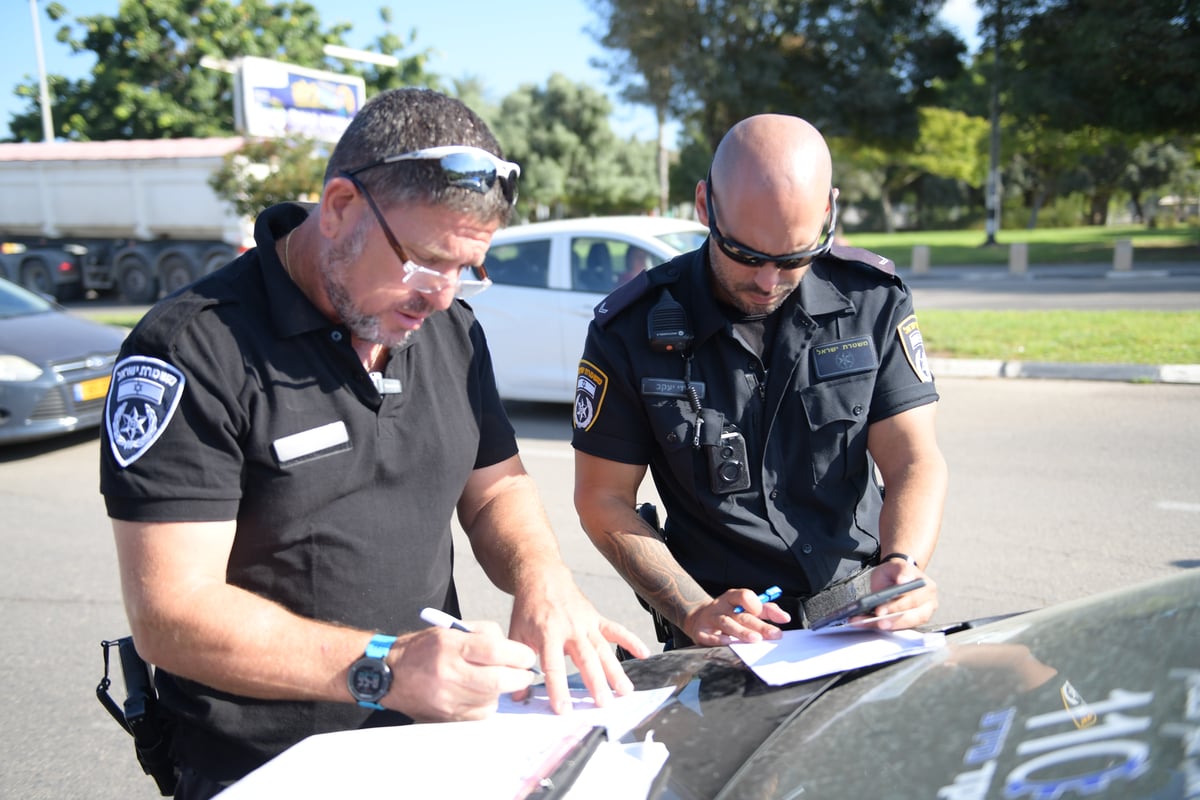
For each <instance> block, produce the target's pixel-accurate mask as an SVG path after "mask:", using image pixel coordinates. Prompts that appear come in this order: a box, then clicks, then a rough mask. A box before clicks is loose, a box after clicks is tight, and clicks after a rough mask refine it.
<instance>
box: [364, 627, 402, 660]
mask: <svg viewBox="0 0 1200 800" xmlns="http://www.w3.org/2000/svg"><path fill="white" fill-rule="evenodd" d="M397 638H399V637H396V636H386V635H384V634H382V633H377V634H375V635H374V636H372V637H371V641H369V642H367V652H366V656H367V658H379V659H383V658H386V657H387V654H388V650H391V649H392V645H393V644H395V643H396V639H397Z"/></svg>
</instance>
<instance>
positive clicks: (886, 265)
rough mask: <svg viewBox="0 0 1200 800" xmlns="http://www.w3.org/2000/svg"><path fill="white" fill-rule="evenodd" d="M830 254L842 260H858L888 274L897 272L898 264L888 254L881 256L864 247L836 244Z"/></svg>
mask: <svg viewBox="0 0 1200 800" xmlns="http://www.w3.org/2000/svg"><path fill="white" fill-rule="evenodd" d="M829 254H830V255H832V256H833V257H834V258H837V259H839V260H841V261H857V262H859V263H860V264H866V265H867V266H869V267H874V268H875V269H877V270H879V271H880V272H883V273H885V274H887V275H895V274H896V264H895V262H893V261H892V260H891V259H890V258H888V257H887V256H881V255H879V254H878V253H873V252H871V251H870V250H867V249H865V248H862V247H848V246H846V245H840V244H835V245H834V246H833V247H831V248H830V249H829Z"/></svg>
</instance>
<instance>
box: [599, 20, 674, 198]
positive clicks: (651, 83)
mask: <svg viewBox="0 0 1200 800" xmlns="http://www.w3.org/2000/svg"><path fill="white" fill-rule="evenodd" d="M591 6H592V10H593V11H595V12H596V14H598V15H599V16H600V17H601V18H602V19H603V20H605V22H606V24H607V30H605V31H603V32H601V33H599V34H597V35H596V38H597V41H599V42H600V44H601V45H602V46H603V47H605V48H606V49H608V50H609V51H611V52H612V53H613V54H614V55H613V56H612V57H611V59H609V60H607V61H605V60H603V59H600V60H597V61H595V62H594V63H595V65H596V66H600V67H602V68H606V69H607V70H608V72H609V82H610V83H611V84H612V85H614V86H620V87H622V88H621V97H622V98H623V99H624V100H626V101H627V102H631V103H636V104H639V105H646V106H649V107H651V108H652V109H654V117H655V121H656V122H657V125H658V137H657V138H658V153H657V166H658V195H659V197H658V210H659V212H660V213H662V214H666V213H667V210H668V209H669V208H670V204H671V197H670V182H669V174H670V171H669V165H670V153H669V147H668V143H667V120H668V119H670V118H671V117H672V116H674V114H673V109H672V98H673V97H675V96H676V95H677V94H678V90H677V87H678V84H679V80H680V76H679V74H678V71H677V68H676V64H678V63H679V62H680V61H681V60H682V58H683V55H684V53H683V52H682V48H683V47H685V46H686V44H685V39H684V37H682V36H679V35H677V34H678V33H679V31H680V30H681V28H682V27H683V26H684V25H686V24H687V23H688V22H689V21H690V19H689V11H690V9H689V3H687V2H662V3H651V4H646V3H644V2H642V0H591Z"/></svg>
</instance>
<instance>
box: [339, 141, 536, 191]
mask: <svg viewBox="0 0 1200 800" xmlns="http://www.w3.org/2000/svg"><path fill="white" fill-rule="evenodd" d="M400 161H436V162H438V165H439V166H440V167H441V168H442V175H443V176H444V177H445V178H446V182H447V183H448V184H450V185H451V186H459V187H462V188H464V189H471V190H473V191H476V192H479V193H480V194H487V193H488V191H490V190H491V188H492V187H493V186H495V185H496V184H497V183H498V184H500V191H501V192H503V194H504V199H505V200H507V201H508V204H509V205H510V206H511V205H513V204H514V203H516V202H517V178H518V177H520V175H521V167H520V166H518V165H517V164H514V163H512V162H511V161H505V160H504V159H502V158H499V157H497V156H495V155H493V154H492V153H489V152H488V151H487V150H483V149H480V148H478V147H469V146H467V145H458V144H452V145H445V146H443V147H427V148H425V149H424V150H413V151H412V152H411V153H396V154H394V155H390V156H384V157H383V158H381V159H379V160H378V161H372V162H371V163H370V164H364V165H363V166H361V167H355V168H353V169H348V170H346V171H345V174H347V175H351V176H353V175H357V174H358V173H360V172H364V171H365V170H368V169H374V168H375V167H382V166H383V165H384V164H395V163H397V162H400Z"/></svg>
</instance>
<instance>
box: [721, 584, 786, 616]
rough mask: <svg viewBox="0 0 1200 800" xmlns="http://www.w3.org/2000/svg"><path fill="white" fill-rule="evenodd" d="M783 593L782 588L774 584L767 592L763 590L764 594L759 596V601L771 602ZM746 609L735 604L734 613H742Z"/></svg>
mask: <svg viewBox="0 0 1200 800" xmlns="http://www.w3.org/2000/svg"><path fill="white" fill-rule="evenodd" d="M781 594H783V592H782V591H780V589H779V587H778V586H772V587H771V588H769V589H767V590H766V591H765V592H763V593H762V594H760V595H759V596H758V602H760V603H769V602H771V601H772V600H778V599H779V596H780V595H781ZM745 610H746V609H744V608H742V607H741V606H734V607H733V613H735V614H740V613H742V612H743V611H745Z"/></svg>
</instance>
